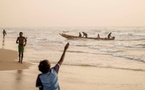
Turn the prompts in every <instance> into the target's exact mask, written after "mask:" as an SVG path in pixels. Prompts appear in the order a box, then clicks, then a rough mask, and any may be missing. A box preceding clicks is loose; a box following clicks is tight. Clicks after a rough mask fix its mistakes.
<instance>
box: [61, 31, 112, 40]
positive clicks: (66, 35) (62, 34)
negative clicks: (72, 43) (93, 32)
mask: <svg viewBox="0 0 145 90" xmlns="http://www.w3.org/2000/svg"><path fill="white" fill-rule="evenodd" d="M59 34H60V35H61V36H62V37H65V38H67V39H79V38H80V39H81V38H82V39H95V40H114V39H115V37H114V36H113V37H111V38H107V37H105V38H98V37H79V36H74V35H68V34H64V33H59Z"/></svg>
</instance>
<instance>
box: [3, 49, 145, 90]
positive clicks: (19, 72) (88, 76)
mask: <svg viewBox="0 0 145 90" xmlns="http://www.w3.org/2000/svg"><path fill="white" fill-rule="evenodd" d="M68 58H71V57H70V56H69V54H67V57H66V59H68ZM98 58H101V57H98ZM102 62H103V61H102ZM124 62H125V61H124ZM125 63H126V62H125ZM132 65H133V66H132ZM52 66H54V65H52ZM116 66H117V65H116ZM124 67H125V68H119V67H118V68H117V67H109V66H85V65H84V66H75V65H74V66H73V65H62V66H61V68H60V71H59V84H60V87H61V90H145V65H144V63H139V62H135V63H133V64H129V63H128V65H126V66H124ZM130 67H133V68H130ZM135 67H137V68H138V67H140V68H141V69H137V68H135ZM39 73H40V72H39V71H38V63H33V64H31V65H29V64H28V63H27V62H26V61H24V63H23V64H20V63H18V53H17V51H13V50H8V49H0V80H1V81H0V90H38V88H36V87H35V81H36V78H37V75H38V74H39Z"/></svg>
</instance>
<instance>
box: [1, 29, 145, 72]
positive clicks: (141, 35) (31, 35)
mask: <svg viewBox="0 0 145 90" xmlns="http://www.w3.org/2000/svg"><path fill="white" fill-rule="evenodd" d="M2 29H3V28H0V30H1V32H2ZM5 30H6V31H7V36H6V39H5V42H4V43H3V42H2V43H1V45H2V48H5V49H12V50H17V44H15V40H16V38H17V37H18V35H19V32H23V33H24V36H25V37H27V40H28V42H27V46H26V47H25V53H24V61H27V62H30V63H38V62H40V61H41V60H43V59H48V60H50V62H52V63H56V62H57V61H58V60H59V59H60V56H61V54H62V51H63V48H64V46H65V44H66V42H69V43H70V47H69V49H68V51H67V53H66V57H65V60H64V62H63V64H65V65H74V66H75V65H76V66H89V67H115V68H128V65H129V66H132V65H133V64H134V63H139V64H145V27H48V28H5ZM79 32H86V33H87V34H88V37H97V35H98V34H100V37H107V35H108V33H110V32H112V36H115V40H105V41H103V40H90V39H66V38H64V37H62V36H60V35H59V33H66V34H70V35H79ZM0 37H2V34H0ZM7 40H10V45H12V46H11V47H9V46H10V45H8V43H7ZM129 68H136V69H138V68H137V67H135V66H133V67H129ZM140 68H141V67H139V69H140Z"/></svg>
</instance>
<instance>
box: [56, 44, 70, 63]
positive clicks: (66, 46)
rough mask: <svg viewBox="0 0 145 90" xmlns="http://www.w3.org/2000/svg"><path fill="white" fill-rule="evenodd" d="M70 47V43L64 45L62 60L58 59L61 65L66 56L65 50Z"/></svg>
mask: <svg viewBox="0 0 145 90" xmlns="http://www.w3.org/2000/svg"><path fill="white" fill-rule="evenodd" d="M68 47H69V43H67V44H66V45H65V47H64V50H63V53H62V55H61V58H60V60H59V61H58V64H59V65H61V64H62V62H63V60H64V57H65V52H66V50H67V49H68Z"/></svg>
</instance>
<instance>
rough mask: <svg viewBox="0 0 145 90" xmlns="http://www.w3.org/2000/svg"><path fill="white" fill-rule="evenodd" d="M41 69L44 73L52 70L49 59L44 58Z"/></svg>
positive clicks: (40, 64)
mask: <svg viewBox="0 0 145 90" xmlns="http://www.w3.org/2000/svg"><path fill="white" fill-rule="evenodd" d="M38 67H39V71H41V72H42V73H47V72H49V71H50V67H51V65H50V62H49V61H48V60H42V61H40V63H39V66H38Z"/></svg>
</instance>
